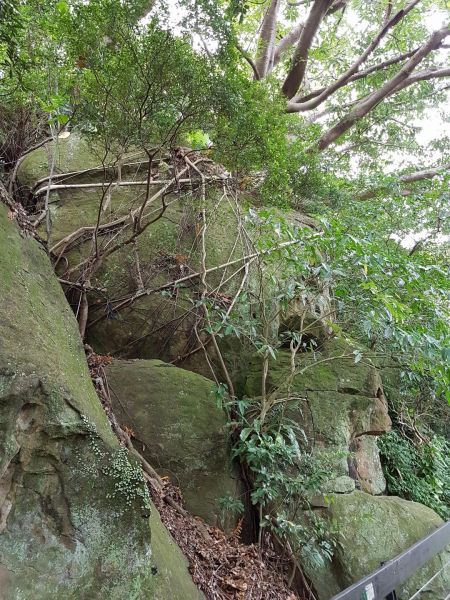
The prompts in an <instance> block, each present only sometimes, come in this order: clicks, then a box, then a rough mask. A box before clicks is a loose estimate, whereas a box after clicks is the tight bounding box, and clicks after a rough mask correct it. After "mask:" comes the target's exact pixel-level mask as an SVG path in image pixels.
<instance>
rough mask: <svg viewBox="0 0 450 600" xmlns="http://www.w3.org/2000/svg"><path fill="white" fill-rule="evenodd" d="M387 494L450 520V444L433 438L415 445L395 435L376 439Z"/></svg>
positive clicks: (442, 439) (393, 432)
mask: <svg viewBox="0 0 450 600" xmlns="http://www.w3.org/2000/svg"><path fill="white" fill-rule="evenodd" d="M378 445H379V448H380V451H381V457H382V463H383V471H384V475H385V477H386V483H387V489H388V492H389V493H390V494H392V495H395V496H401V497H402V498H406V499H407V500H413V501H414V502H420V503H422V504H425V505H427V506H429V507H430V508H432V509H433V510H435V511H436V512H437V513H438V514H439V515H440V516H441V517H442V518H443V519H444V520H448V519H449V517H450V444H449V443H448V441H447V440H446V439H445V438H443V437H442V436H437V435H433V436H432V437H431V439H430V440H429V441H428V442H427V443H422V444H414V443H413V442H412V441H411V440H410V439H408V438H407V437H405V436H403V435H401V434H400V433H399V432H398V431H391V432H390V433H386V434H384V435H383V436H381V437H380V438H379V441H378Z"/></svg>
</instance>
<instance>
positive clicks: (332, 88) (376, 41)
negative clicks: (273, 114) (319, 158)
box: [291, 0, 421, 112]
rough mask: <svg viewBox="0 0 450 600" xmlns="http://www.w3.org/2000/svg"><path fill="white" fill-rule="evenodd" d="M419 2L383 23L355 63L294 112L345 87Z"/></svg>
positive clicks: (307, 108) (311, 105) (417, 0)
mask: <svg viewBox="0 0 450 600" xmlns="http://www.w3.org/2000/svg"><path fill="white" fill-rule="evenodd" d="M420 1H421V0H413V1H412V2H410V3H409V4H408V5H407V6H406V7H405V8H403V9H402V10H400V11H398V12H397V13H396V14H395V15H394V16H393V17H392V18H390V19H389V20H388V21H387V22H386V21H385V22H384V23H383V26H382V27H381V29H380V30H379V32H378V33H377V35H376V36H375V37H374V38H373V40H372V41H371V42H370V44H369V45H368V46H367V48H366V49H365V50H364V52H363V53H362V54H361V55H360V56H359V57H358V58H357V59H356V60H355V62H354V63H353V64H352V65H351V66H350V67H349V68H348V69H347V71H345V73H343V74H342V75H341V76H340V77H339V78H338V79H336V81H335V82H334V83H332V84H331V85H329V86H328V87H326V88H325V89H324V90H323V91H322V92H321V93H320V94H319V95H318V96H317V97H316V98H314V99H311V100H309V101H307V102H303V103H302V104H300V106H298V107H297V110H296V112H300V111H305V110H311V109H313V108H316V107H317V106H319V104H322V102H324V101H325V100H326V99H327V98H329V97H330V96H331V95H332V94H334V92H336V91H337V90H338V89H339V88H341V87H343V86H344V85H346V84H347V83H348V82H349V80H350V78H351V77H352V76H353V75H355V73H356V72H357V71H358V69H359V67H360V66H361V65H362V64H363V63H364V62H365V61H366V60H367V58H368V57H369V56H370V55H371V54H372V52H373V51H374V50H375V49H376V48H377V47H378V46H379V45H380V42H381V40H382V39H383V38H384V37H385V36H386V34H387V33H388V31H389V30H390V29H392V28H393V27H395V25H397V24H398V23H399V22H400V21H401V20H402V19H404V17H405V16H406V15H407V14H408V13H409V12H410V11H411V10H412V9H413V8H414V7H415V6H416V5H417V4H419V2H420ZM291 112H294V111H291Z"/></svg>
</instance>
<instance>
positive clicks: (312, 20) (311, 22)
mask: <svg viewBox="0 0 450 600" xmlns="http://www.w3.org/2000/svg"><path fill="white" fill-rule="evenodd" d="M332 4H333V0H315V2H314V4H313V5H312V7H311V10H310V12H309V15H308V18H307V19H306V22H305V26H304V27H303V29H302V32H301V34H300V39H299V41H298V44H297V48H296V49H295V53H294V56H293V59H292V66H291V69H290V71H289V73H288V75H287V77H286V80H285V82H284V84H283V88H282V92H283V94H284V95H285V96H286V97H287V98H289V99H290V98H292V97H293V96H295V94H296V93H297V90H298V89H299V87H300V85H301V83H302V81H303V79H304V77H305V72H306V63H307V61H308V53H309V49H310V47H311V44H312V42H313V40H314V37H315V35H316V33H317V31H318V29H319V26H320V24H321V22H322V20H323V18H324V16H325V15H326V13H327V11H328V9H329V8H330V7H331V5H332Z"/></svg>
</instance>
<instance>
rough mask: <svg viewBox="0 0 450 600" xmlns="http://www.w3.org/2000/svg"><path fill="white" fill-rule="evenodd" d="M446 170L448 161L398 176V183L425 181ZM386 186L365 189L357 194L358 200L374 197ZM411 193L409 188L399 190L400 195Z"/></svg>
mask: <svg viewBox="0 0 450 600" xmlns="http://www.w3.org/2000/svg"><path fill="white" fill-rule="evenodd" d="M447 171H450V163H446V164H443V165H440V166H438V167H431V168H429V169H421V170H420V171H414V172H413V173H406V174H405V175H402V176H401V177H399V178H398V182H399V183H400V184H405V185H407V184H409V183H417V182H418V181H425V180H427V179H434V178H435V177H438V176H439V175H443V174H445V173H446V172H447ZM386 189H387V187H385V186H379V187H375V188H372V189H369V190H366V191H365V192H363V193H362V194H360V195H359V196H358V200H369V199H370V198H374V197H375V196H376V195H377V194H379V193H380V192H382V191H383V190H386ZM409 194H411V190H409V189H404V190H402V192H401V195H402V196H407V195H409Z"/></svg>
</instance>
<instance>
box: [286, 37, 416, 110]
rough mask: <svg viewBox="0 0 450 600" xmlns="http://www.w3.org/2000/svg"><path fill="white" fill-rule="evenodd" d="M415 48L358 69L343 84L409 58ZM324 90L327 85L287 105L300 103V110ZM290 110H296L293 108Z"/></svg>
mask: <svg viewBox="0 0 450 600" xmlns="http://www.w3.org/2000/svg"><path fill="white" fill-rule="evenodd" d="M417 50H418V48H414V50H410V51H409V52H405V53H403V54H399V55H398V56H394V57H393V58H389V59H387V60H384V61H383V62H381V63H378V64H376V65H373V66H372V67H368V68H367V69H364V70H363V71H358V72H357V73H355V74H354V75H352V76H351V77H350V79H349V80H348V81H347V83H346V84H345V85H348V84H349V83H353V82H354V81H358V80H359V79H364V78H365V77H368V76H369V75H372V73H376V72H378V71H382V70H383V69H387V67H391V66H392V65H395V64H397V63H399V62H402V61H404V60H406V59H408V58H411V56H413V54H415V53H416V52H417ZM326 90H327V87H326V86H324V87H322V88H319V89H317V90H314V91H312V92H310V93H309V94H307V95H306V96H302V97H301V98H300V97H296V98H293V99H292V101H291V102H290V103H289V105H290V106H292V108H294V104H302V107H300V106H299V108H298V112H302V111H303V110H304V109H303V106H307V104H306V103H307V102H308V100H311V99H312V98H316V97H317V96H320V95H321V94H322V93H323V92H325V91H326ZM308 110H310V109H308ZM292 112H297V111H294V110H293V111H292Z"/></svg>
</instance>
